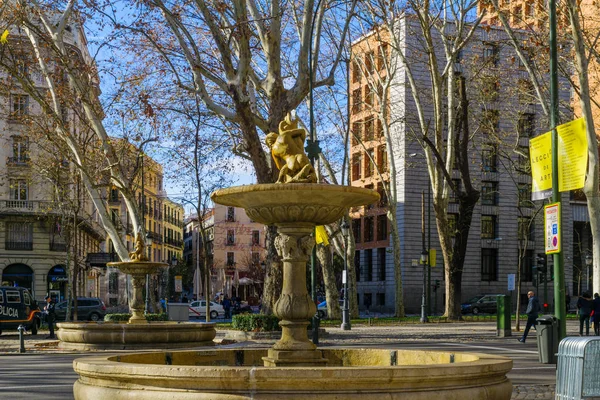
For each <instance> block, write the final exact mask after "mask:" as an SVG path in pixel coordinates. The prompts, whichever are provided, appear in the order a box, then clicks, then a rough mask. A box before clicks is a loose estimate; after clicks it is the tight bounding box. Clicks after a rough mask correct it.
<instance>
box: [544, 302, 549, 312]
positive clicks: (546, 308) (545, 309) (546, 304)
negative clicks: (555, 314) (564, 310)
mask: <svg viewBox="0 0 600 400" xmlns="http://www.w3.org/2000/svg"><path fill="white" fill-rule="evenodd" d="M546 311H548V303H544V312H546Z"/></svg>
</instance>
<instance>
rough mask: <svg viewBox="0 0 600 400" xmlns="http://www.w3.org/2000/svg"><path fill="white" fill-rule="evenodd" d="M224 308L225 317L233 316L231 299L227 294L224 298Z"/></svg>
mask: <svg viewBox="0 0 600 400" xmlns="http://www.w3.org/2000/svg"><path fill="white" fill-rule="evenodd" d="M223 309H224V310H225V318H231V300H229V296H227V295H225V297H224V298H223Z"/></svg>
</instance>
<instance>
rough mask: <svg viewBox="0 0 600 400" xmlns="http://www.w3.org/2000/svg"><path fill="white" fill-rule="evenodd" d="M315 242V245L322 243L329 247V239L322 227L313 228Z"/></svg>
mask: <svg viewBox="0 0 600 400" xmlns="http://www.w3.org/2000/svg"><path fill="white" fill-rule="evenodd" d="M315 242H317V244H320V243H323V244H324V245H325V246H329V237H328V236H327V231H326V230H325V227H324V226H323V225H318V226H317V227H316V228H315Z"/></svg>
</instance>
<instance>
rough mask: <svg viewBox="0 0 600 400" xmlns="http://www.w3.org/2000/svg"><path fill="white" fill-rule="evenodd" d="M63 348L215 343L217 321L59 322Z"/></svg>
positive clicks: (165, 347)
mask: <svg viewBox="0 0 600 400" xmlns="http://www.w3.org/2000/svg"><path fill="white" fill-rule="evenodd" d="M57 326H58V328H59V330H58V331H57V337H58V339H59V340H60V344H59V346H60V348H64V349H72V350H133V349H170V348H189V347H198V346H213V345H214V343H213V339H214V338H215V336H216V334H217V332H216V330H215V323H214V322H151V323H149V322H146V323H137V324H127V323H115V322H60V323H58V324H57Z"/></svg>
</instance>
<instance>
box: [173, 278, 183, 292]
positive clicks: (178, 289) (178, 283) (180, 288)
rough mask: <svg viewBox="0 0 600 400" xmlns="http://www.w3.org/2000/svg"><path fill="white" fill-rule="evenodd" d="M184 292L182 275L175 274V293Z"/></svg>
mask: <svg viewBox="0 0 600 400" xmlns="http://www.w3.org/2000/svg"><path fill="white" fill-rule="evenodd" d="M181 292H183V284H182V283H181V275H176V276H175V293H181Z"/></svg>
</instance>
